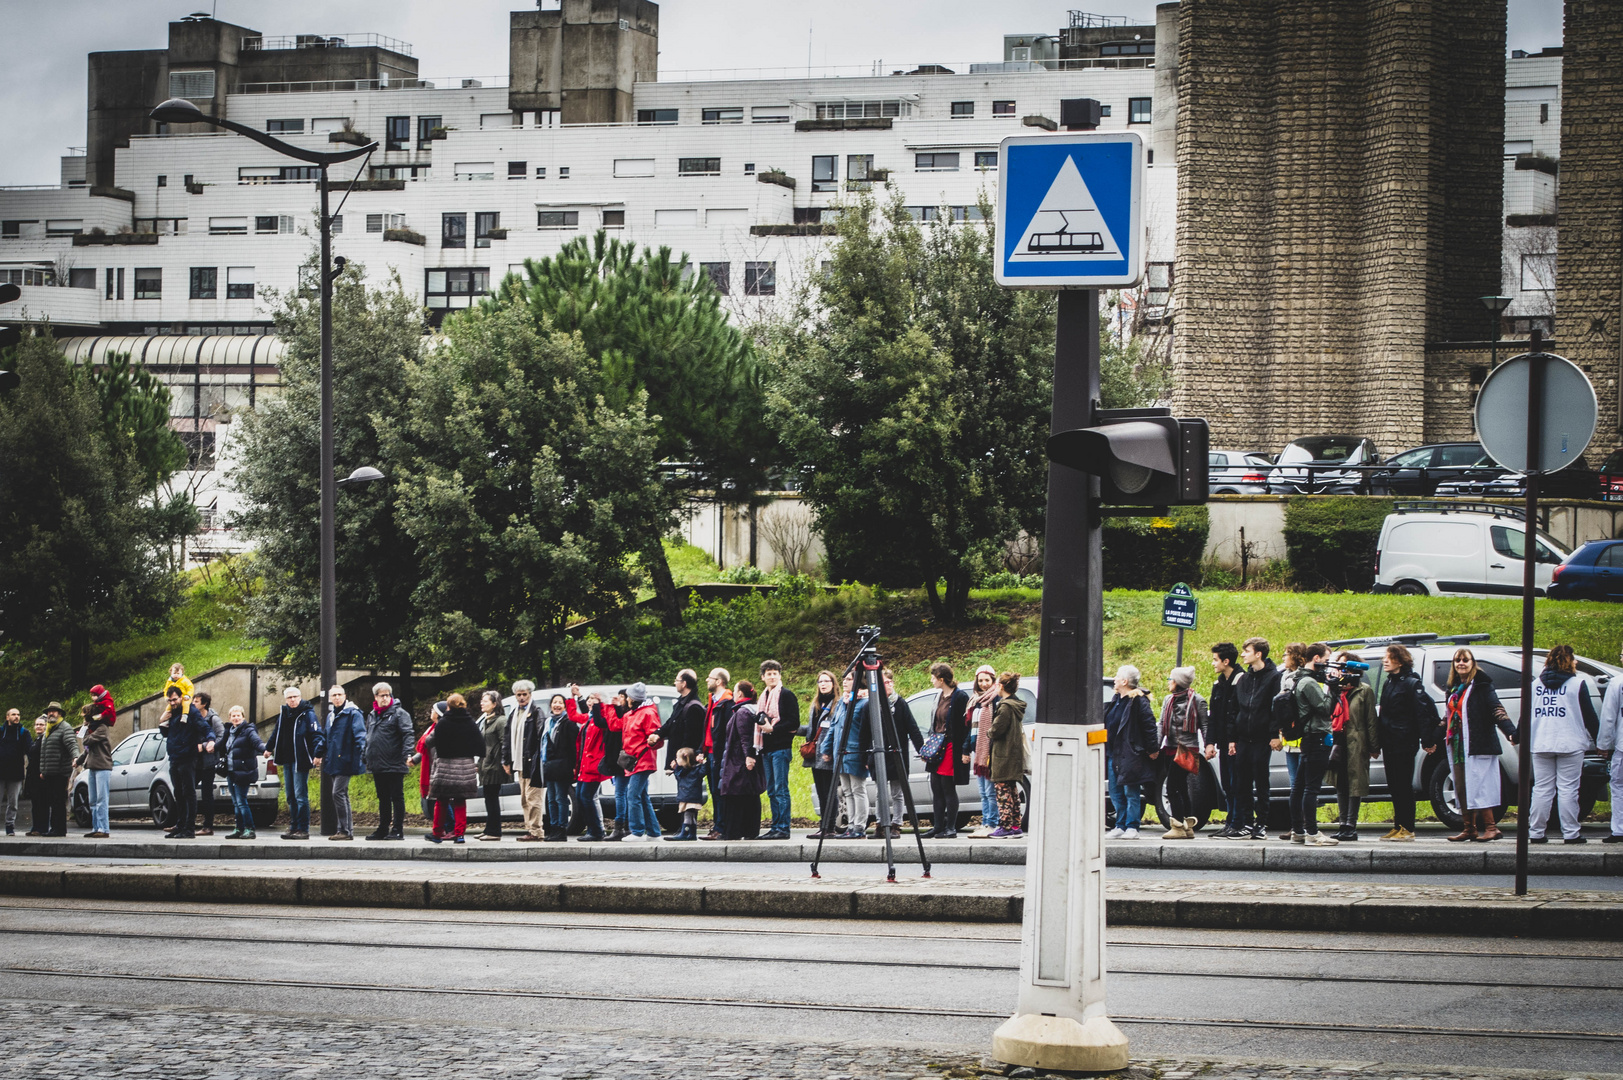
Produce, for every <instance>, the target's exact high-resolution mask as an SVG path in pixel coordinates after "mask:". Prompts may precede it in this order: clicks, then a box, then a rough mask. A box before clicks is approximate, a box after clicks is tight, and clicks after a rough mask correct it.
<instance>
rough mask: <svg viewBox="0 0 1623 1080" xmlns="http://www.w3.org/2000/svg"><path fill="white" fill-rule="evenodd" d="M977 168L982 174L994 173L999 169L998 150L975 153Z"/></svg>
mask: <svg viewBox="0 0 1623 1080" xmlns="http://www.w3.org/2000/svg"><path fill="white" fill-rule="evenodd" d="M975 168H976V169H978V170H979V171H981V172H993V171H995V170H996V169H997V151H996V150H977V151H975Z"/></svg>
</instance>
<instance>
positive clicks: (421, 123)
mask: <svg viewBox="0 0 1623 1080" xmlns="http://www.w3.org/2000/svg"><path fill="white" fill-rule="evenodd" d="M441 120H442V118H441V117H438V116H419V117H418V118H417V149H419V150H429V149H432V144H433V142H434V129H435V128H437V127H440V126H442V124H441Z"/></svg>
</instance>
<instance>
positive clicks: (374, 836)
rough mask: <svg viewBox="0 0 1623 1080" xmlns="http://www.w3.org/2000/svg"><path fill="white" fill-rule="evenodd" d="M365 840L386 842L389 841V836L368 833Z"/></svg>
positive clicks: (382, 833)
mask: <svg viewBox="0 0 1623 1080" xmlns="http://www.w3.org/2000/svg"><path fill="white" fill-rule="evenodd" d="M366 838H367V839H368V840H387V839H389V834H388V833H386V832H369V833H367V834H366Z"/></svg>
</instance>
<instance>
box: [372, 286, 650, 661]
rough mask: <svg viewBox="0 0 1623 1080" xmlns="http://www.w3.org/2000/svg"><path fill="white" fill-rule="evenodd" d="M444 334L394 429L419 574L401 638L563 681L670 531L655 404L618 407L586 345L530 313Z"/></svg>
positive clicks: (442, 657) (403, 510)
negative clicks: (576, 650) (579, 638)
mask: <svg viewBox="0 0 1623 1080" xmlns="http://www.w3.org/2000/svg"><path fill="white" fill-rule="evenodd" d="M444 333H445V340H444V342H443V344H441V345H440V347H439V348H437V349H434V350H432V351H430V352H428V353H427V354H426V355H425V356H424V357H423V358H422V359H421V360H420V361H413V362H410V363H408V364H407V365H406V391H407V392H406V394H405V397H404V402H403V406H402V408H401V410H400V411H399V413H398V414H396V415H395V416H392V417H388V418H386V419H385V420H384V452H385V458H386V460H387V461H388V462H389V465H390V469H391V475H392V478H393V480H394V484H393V492H394V497H395V499H396V500H397V514H398V518H399V525H400V530H401V532H403V533H404V534H405V535H406V536H407V537H409V538H410V540H411V542H412V543H414V544H415V546H416V551H417V558H418V560H419V564H420V568H421V572H420V577H419V578H418V579H417V586H416V589H415V591H414V593H413V597H412V600H413V608H414V611H413V615H412V617H411V618H410V619H409V621H408V622H406V623H405V624H404V626H403V628H404V629H407V630H409V632H411V633H412V634H413V635H414V637H415V639H416V640H417V641H418V642H419V643H420V644H421V645H422V646H423V647H424V648H426V649H427V650H429V651H430V653H431V654H432V656H433V657H434V658H435V660H436V662H438V663H439V664H441V665H443V666H446V667H452V668H462V669H465V670H469V671H475V672H481V673H487V674H490V675H496V674H500V673H509V672H511V673H523V674H526V675H538V674H540V673H541V672H543V671H547V672H551V673H553V675H555V676H556V675H558V674H560V673H561V671H562V668H561V663H560V657H559V656H558V655H557V654H556V652H555V649H556V647H557V646H558V644H559V642H560V639H561V638H562V637H563V631H564V628H565V626H566V625H567V624H568V622H569V621H570V620H571V618H572V617H576V616H579V617H595V616H598V615H602V614H605V613H608V612H611V611H614V610H616V609H618V608H620V607H621V606H622V605H625V604H628V603H630V602H631V601H632V599H633V598H634V595H635V592H636V588H637V585H638V583H639V574H638V570H637V566H636V560H635V558H634V556H635V555H636V554H637V553H638V552H639V551H641V550H643V549H644V548H645V546H646V545H647V543H648V541H649V538H650V537H651V538H653V541H654V543H655V545H656V546H658V540H659V538H660V537H662V536H664V535H665V534H666V533H667V532H668V531H670V529H671V528H672V527H673V525H674V523H675V518H674V513H673V511H674V499H673V498H672V496H671V495H670V493H668V492H667V491H666V490H665V488H664V487H663V486H662V485H661V484H660V483H659V480H658V478H657V476H656V474H655V471H654V465H655V462H656V458H655V453H656V450H655V447H656V443H657V436H656V433H655V430H654V421H653V419H652V418H651V417H649V416H648V414H647V412H646V410H645V403H646V396H645V395H644V394H642V393H641V392H639V393H638V394H637V395H636V397H634V398H633V399H632V400H631V402H630V403H629V404H628V405H624V406H622V407H620V408H614V409H611V408H609V407H608V406H607V404H606V402H605V380H604V378H603V375H602V371H601V368H600V367H599V365H598V364H597V363H596V362H595V361H594V360H593V359H592V358H591V357H590V356H588V355H587V354H586V352H585V350H584V349H583V348H582V347H581V344H580V340H579V338H577V337H570V336H566V335H564V334H560V333H551V332H546V331H545V330H544V329H539V330H538V329H537V327H536V324H535V322H534V320H533V319H532V317H531V314H530V312H529V311H528V310H527V309H524V308H518V307H513V306H500V305H490V306H485V307H480V308H474V309H471V310H469V311H467V312H464V313H462V314H459V315H457V316H454V317H453V318H450V319H447V320H446V322H445V327H444ZM571 659H574V660H575V661H577V662H578V661H579V659H580V658H578V657H573V658H571Z"/></svg>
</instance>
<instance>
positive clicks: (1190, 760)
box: [1105, 637, 1623, 847]
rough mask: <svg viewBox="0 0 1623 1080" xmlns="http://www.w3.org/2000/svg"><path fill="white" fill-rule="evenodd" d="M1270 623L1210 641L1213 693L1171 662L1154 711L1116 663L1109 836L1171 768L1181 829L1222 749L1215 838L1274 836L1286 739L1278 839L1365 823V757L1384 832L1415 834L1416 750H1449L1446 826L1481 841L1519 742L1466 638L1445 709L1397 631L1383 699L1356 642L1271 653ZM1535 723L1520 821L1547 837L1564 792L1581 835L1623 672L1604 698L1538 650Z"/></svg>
mask: <svg viewBox="0 0 1623 1080" xmlns="http://www.w3.org/2000/svg"><path fill="white" fill-rule="evenodd" d="M1270 651H1271V650H1270V646H1269V644H1268V641H1267V640H1266V639H1264V638H1260V637H1253V638H1247V639H1246V640H1245V642H1244V644H1242V645H1241V646H1240V647H1239V648H1238V649H1236V648H1235V646H1234V644H1233V643H1232V642H1227V641H1225V642H1219V643H1218V644H1216V645H1213V646H1212V650H1211V656H1212V668H1213V671H1214V672H1215V674H1216V679H1215V681H1214V682H1213V683H1212V689H1211V694H1210V696H1209V697H1203V696H1202V695H1201V694H1200V693H1199V691H1197V690H1195V689H1194V682H1195V677H1196V672H1195V669H1194V668H1193V667H1178V668H1174V669H1173V670H1172V672H1171V674H1170V676H1169V677H1168V680H1167V694H1166V697H1165V698H1164V699H1163V701H1162V704H1161V708H1160V710H1159V713H1158V712H1157V710H1156V709H1155V708H1154V707H1153V703H1152V699H1151V695H1150V693H1149V692H1148V690H1147V689H1146V688H1145V687H1143V686H1141V685H1140V679H1141V675H1140V672H1139V670H1138V669H1137V668H1136V667H1134V666H1133V665H1131V664H1124V665H1122V666H1121V667H1120V668H1118V669H1117V671H1116V678H1115V695H1114V697H1113V698H1112V699H1111V702H1110V704H1109V705H1108V706H1107V708H1106V710H1105V727H1106V732H1107V736H1108V740H1109V741H1108V744H1107V762H1108V764H1107V772H1106V775H1107V783H1108V787H1109V793H1110V801H1111V804H1112V807H1113V809H1114V811H1115V826H1114V827H1113V828H1112V829H1111V830H1110V832H1109V833H1108V834H1107V835H1108V836H1110V837H1111V838H1119V839H1128V840H1133V839H1138V838H1139V836H1140V832H1139V828H1140V825H1141V823H1142V819H1143V808H1144V803H1145V802H1146V801H1147V799H1148V798H1149V797H1150V793H1152V792H1155V791H1159V790H1160V788H1161V786H1162V785H1163V784H1164V785H1165V788H1166V794H1167V801H1168V803H1169V804H1170V809H1171V820H1170V821H1169V822H1167V829H1166V833H1165V835H1164V837H1163V839H1167V840H1189V839H1193V838H1194V836H1195V830H1196V828H1197V824H1198V819H1197V818H1196V816H1195V814H1194V807H1195V806H1196V805H1197V804H1198V803H1199V802H1200V800H1201V798H1202V795H1201V791H1202V785H1203V780H1202V773H1201V759H1202V758H1205V759H1206V760H1207V761H1215V762H1216V763H1217V767H1218V769H1219V775H1220V777H1221V788H1222V794H1223V798H1224V805H1223V807H1222V809H1223V810H1224V811H1225V821H1224V824H1223V826H1222V828H1220V829H1218V830H1217V831H1216V832H1214V833H1213V834H1212V839H1215V840H1237V839H1252V840H1265V839H1267V838H1268V831H1267V830H1268V821H1269V808H1270V804H1271V802H1272V799H1273V780H1272V762H1273V755H1274V754H1275V753H1276V752H1279V751H1283V752H1284V756H1285V763H1286V773H1287V775H1288V776H1289V778H1290V790H1289V795H1288V801H1289V806H1290V815H1289V818H1290V824H1289V827H1288V829H1287V830H1286V831H1284V832H1282V833H1280V834H1279V836H1278V838H1279V839H1280V840H1284V841H1289V842H1291V843H1296V844H1304V845H1311V846H1315V847H1329V846H1332V845H1335V844H1338V843H1345V842H1351V841H1356V840H1358V839H1359V832H1358V820H1359V810H1360V806H1361V804H1362V802H1363V800H1364V799H1366V798H1368V797H1369V777H1370V763H1371V762H1372V761H1376V760H1381V759H1382V758H1383V757H1384V764H1385V766H1386V768H1385V773H1386V785H1387V790H1388V792H1389V794H1390V797H1391V800H1392V818H1393V821H1392V828H1391V829H1390V830H1389V831H1388V832H1387V833H1386V834H1385V835H1384V836H1381V837H1380V839H1381V840H1385V841H1411V840H1413V839H1414V838H1415V833H1414V829H1415V792H1414V773H1415V768H1414V764H1415V759H1416V757H1417V756H1418V755H1419V754H1420V753H1421V752H1422V751H1424V752H1425V753H1427V754H1437V753H1442V754H1445V755H1447V757H1446V761H1447V767H1448V768H1449V769H1450V770H1451V772H1452V774H1453V777H1452V778H1453V782H1454V790H1455V792H1456V794H1457V795H1458V798H1459V806H1460V812H1461V816H1462V818H1463V826H1462V828H1461V829H1460V831H1459V832H1458V833H1456V834H1454V835H1452V836H1450V837H1448V839H1449V840H1450V841H1452V842H1455V843H1461V842H1466V841H1477V842H1489V841H1493V840H1498V839H1500V838H1501V837H1503V836H1504V835H1505V834H1504V833H1503V832H1501V831H1500V829H1499V828H1498V825H1497V824H1496V822H1495V816H1496V813H1497V811H1498V810H1499V809H1500V807H1501V806H1502V805H1503V804H1504V801H1505V800H1504V794H1505V793H1504V792H1503V790H1502V774H1501V770H1500V755H1501V754H1502V752H1503V749H1504V744H1503V743H1502V742H1501V741H1500V737H1501V735H1502V736H1503V737H1504V738H1505V739H1507V740H1509V741H1510V743H1511V744H1513V745H1517V744H1518V740H1519V738H1520V733H1519V730H1518V727H1517V726H1516V725H1513V724H1512V723H1511V722H1510V718H1509V716H1508V715H1507V714H1506V712H1505V708H1504V705H1503V704H1502V703H1501V702H1500V700H1499V695H1498V693H1497V691H1496V690H1495V689H1494V685H1493V680H1492V679H1491V678H1490V677H1489V676H1488V674H1487V672H1485V671H1484V670H1482V668H1481V667H1480V666H1478V664H1477V661H1476V656H1475V654H1474V653H1473V652H1472V651H1471V650H1470V649H1468V648H1460V649H1456V650H1455V652H1454V655H1453V657H1452V663H1451V665H1450V671H1449V677H1448V680H1447V685H1446V688H1445V689H1446V698H1445V700H1444V702H1443V703H1442V707H1441V709H1439V707H1438V705H1437V704H1436V703H1435V702H1433V701H1432V699H1431V696H1430V695H1429V694H1428V693H1427V692H1426V688H1425V686H1424V684H1423V682H1422V680H1421V678H1420V676H1419V675H1418V674H1417V673H1416V672H1415V669H1414V657H1413V656H1412V655H1411V654H1410V652H1409V650H1408V649H1407V648H1406V647H1404V646H1403V645H1400V644H1392V645H1388V646H1387V647H1386V650H1385V654H1384V655H1383V657H1382V659H1381V666H1382V668H1383V670H1384V672H1385V678H1384V679H1382V680H1381V692H1380V701H1379V708H1378V709H1377V703H1376V697H1375V692H1374V691H1373V690H1372V689H1371V687H1370V685H1369V682H1368V681H1367V680H1366V678H1365V675H1364V673H1365V672H1366V671H1367V670H1368V665H1367V664H1366V663H1364V662H1363V661H1362V660H1361V659H1360V658H1359V657H1358V656H1357V654H1355V653H1352V652H1348V651H1339V652H1337V651H1334V650H1332V649H1331V647H1330V646H1328V645H1326V644H1324V643H1322V642H1317V643H1314V644H1311V645H1309V644H1304V643H1302V642H1294V643H1292V644H1290V645H1287V646H1286V647H1285V655H1284V661H1283V664H1282V665H1276V664H1275V663H1274V661H1273V660H1272V659H1271V658H1270V655H1269V654H1270ZM1533 696H1534V709H1533V716H1532V718H1531V721H1530V723H1528V722H1524V723H1523V725H1521V730H1527V731H1529V732H1530V737H1531V739H1532V747H1531V750H1532V759H1533V787H1532V800H1531V802H1532V807H1531V811H1530V818H1529V822H1528V826H1529V835H1530V838H1531V840H1532V842H1533V843H1535V844H1542V843H1547V842H1548V837H1547V836H1546V830H1547V829H1548V827H1549V822H1550V813H1551V807H1552V805H1554V806H1556V807H1558V808H1559V812H1560V824H1561V833H1562V839H1563V841H1564V842H1565V843H1568V844H1581V843H1584V842H1586V841H1585V838H1584V837H1583V835H1582V834H1581V831H1580V829H1579V824H1578V805H1579V781H1580V777H1581V771H1582V766H1583V757H1584V754H1585V752H1586V751H1588V750H1589V749H1590V748H1591V747H1598V748H1599V749H1600V750H1601V751H1603V752H1605V753H1606V754H1608V755H1609V756H1610V759H1611V779H1612V784H1613V787H1614V790H1620V789H1623V768H1620V764H1623V715H1620V714H1623V679H1614V680H1612V682H1611V684H1610V685H1609V686H1608V687H1607V688H1606V695H1605V698H1604V699H1603V701H1602V704H1601V708H1600V710H1599V711H1598V712H1597V711H1596V709H1595V707H1594V704H1593V702H1592V701H1591V700H1590V696H1589V694H1588V693H1587V691H1586V690H1585V687H1584V683H1583V680H1582V679H1581V678H1579V677H1578V669H1577V658H1576V656H1575V655H1574V653H1573V650H1572V647H1571V646H1570V645H1557V646H1555V647H1554V648H1552V649H1551V650H1550V651H1549V653H1548V654H1547V656H1546V658H1545V663H1544V670H1543V672H1542V673H1541V674H1540V675H1539V676H1538V681H1537V685H1536V686H1535V687H1534V695H1533ZM1326 775H1331V776H1333V777H1334V785H1335V791H1336V804H1337V807H1336V809H1337V816H1336V823H1335V831H1334V832H1324V831H1321V830H1320V829H1319V821H1318V817H1319V814H1318V804H1319V792H1320V790H1321V787H1322V785H1323V783H1324V779H1325V777H1326ZM1620 804H1623V800H1617V799H1614V800H1613V811H1612V829H1611V835H1610V836H1608V837H1606V838H1605V841H1604V842H1605V843H1623V805H1620Z"/></svg>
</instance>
